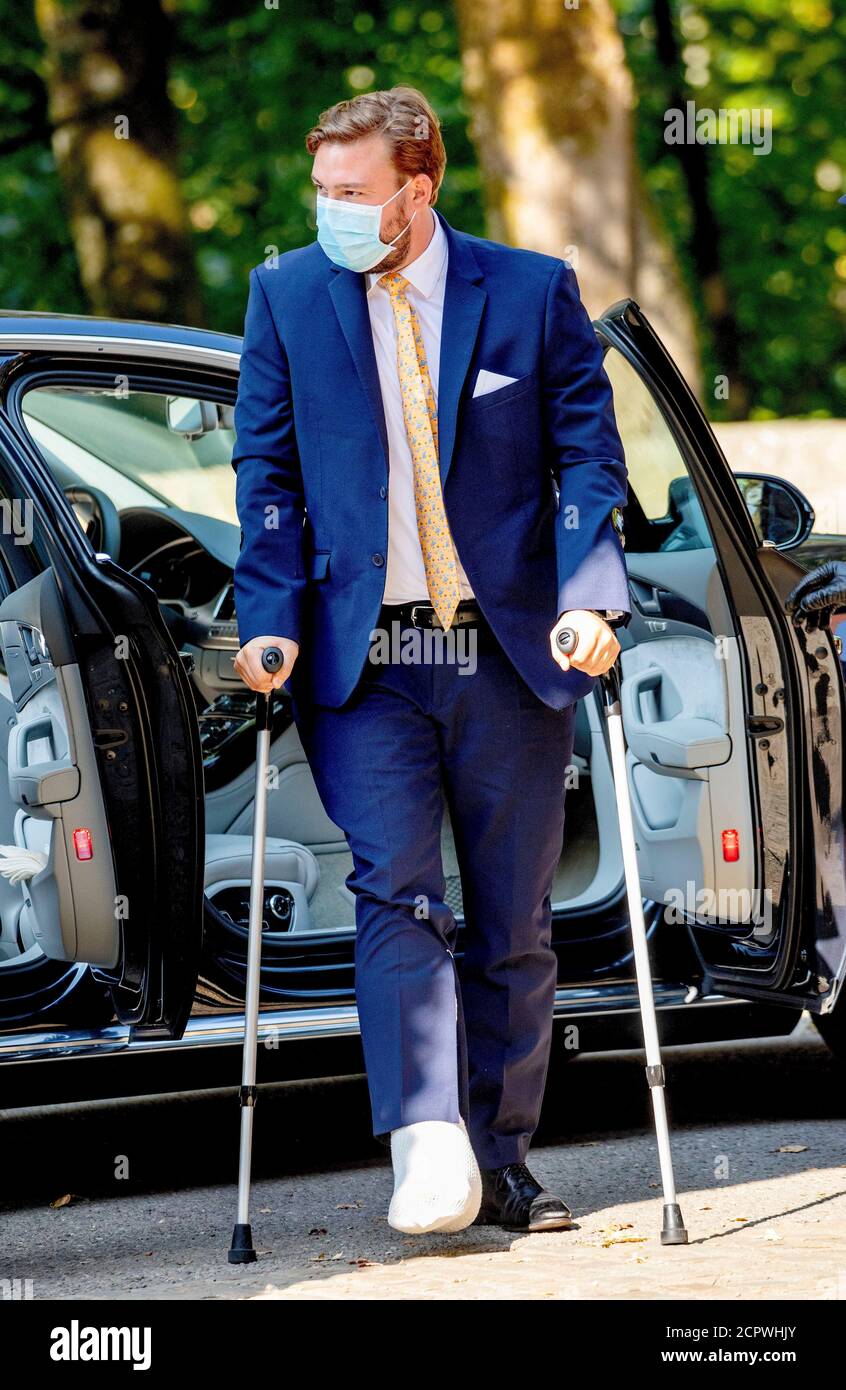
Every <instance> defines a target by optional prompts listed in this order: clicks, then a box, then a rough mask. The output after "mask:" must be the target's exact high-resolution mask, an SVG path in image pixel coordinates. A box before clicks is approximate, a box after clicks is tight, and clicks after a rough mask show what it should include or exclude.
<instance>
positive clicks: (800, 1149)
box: [773, 1144, 808, 1154]
mask: <svg viewBox="0 0 846 1390" xmlns="http://www.w3.org/2000/svg"><path fill="white" fill-rule="evenodd" d="M807 1152H808V1145H807V1144H780V1145H779V1147H778V1148H777V1149H773V1153H777V1154H805V1153H807Z"/></svg>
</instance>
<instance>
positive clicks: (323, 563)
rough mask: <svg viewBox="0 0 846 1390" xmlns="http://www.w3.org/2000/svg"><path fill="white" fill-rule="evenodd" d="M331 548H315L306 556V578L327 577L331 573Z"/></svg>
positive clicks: (317, 578)
mask: <svg viewBox="0 0 846 1390" xmlns="http://www.w3.org/2000/svg"><path fill="white" fill-rule="evenodd" d="M331 554H332V552H331V550H313V551H312V552H311V554H310V555H307V556H306V578H307V579H315V580H319V579H325V578H326V576H327V575H328V573H329V556H330V555H331Z"/></svg>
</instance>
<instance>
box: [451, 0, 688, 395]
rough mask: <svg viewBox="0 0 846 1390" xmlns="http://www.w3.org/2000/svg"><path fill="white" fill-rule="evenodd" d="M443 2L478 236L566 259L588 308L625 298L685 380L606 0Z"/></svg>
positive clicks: (673, 276) (681, 341)
mask: <svg viewBox="0 0 846 1390" xmlns="http://www.w3.org/2000/svg"><path fill="white" fill-rule="evenodd" d="M457 3H458V15H459V26H460V30H461V39H462V51H463V59H464V88H465V93H466V95H467V99H468V102H469V104H470V108H471V112H472V118H473V135H474V138H475V141H476V146H477V149H478V151H479V157H480V161H481V164H482V169H483V172H484V175H485V184H486V196H487V200H488V220H489V225H490V228H491V234H492V235H493V236H494V237H496V238H497V239H498V240H500V241H505V242H508V243H511V244H513V245H517V246H526V247H529V248H530V249H532V250H535V251H544V252H546V253H548V254H550V255H554V256H562V257H564V258H565V259H567V260H569V261H570V262H571V263H572V265H573V268H574V270H575V271H576V274H577V276H578V279H579V286H580V289H581V293H582V298H583V300H584V302H585V305H586V307H587V309H588V312H589V313H590V314H591V315H592V316H593V317H596V316H597V315H598V314H599V313H601V312H602V310H603V309H605V308H607V307H608V305H609V304H612V303H614V301H615V300H618V299H622V298H625V297H627V296H629V295H630V296H632V297H633V298H635V299H637V300H638V302H639V303H640V304H641V306H642V307H643V309H644V310H645V311H646V313H647V314H648V316H649V318H650V320H651V321H652V323H653V325H654V326H655V328H656V330H657V332H658V333H659V334H660V336H661V338H662V339H663V340H664V342H665V343H666V345H667V347H668V348H669V349H670V351H671V352H672V354H673V356H674V358H675V360H676V362H677V363H678V365H679V367H680V368H681V370H682V371H683V372H684V374H685V376H686V377H687V379H688V380H689V381H691V383H692V384H693V385H694V386H696V387H698V386H699V381H700V377H699V357H698V351H697V346H696V331H695V326H694V318H693V313H692V311H691V307H690V304H689V301H688V298H687V294H686V292H685V290H684V288H683V285H682V282H681V279H680V276H679V274H678V271H677V267H676V264H675V259H674V256H673V254H672V251H671V249H670V246H669V242H668V240H667V238H666V236H665V235H664V234H663V232H662V231H661V229H660V227H659V224H658V222H657V220H656V218H655V216H654V215H653V213H652V211H651V209H650V208H649V206H648V202H647V197H646V193H645V190H644V188H643V187H642V184H641V181H640V177H639V174H638V171H637V167H636V161H635V156H634V144H633V134H632V107H633V90H632V82H631V77H630V75H629V71H628V68H627V67H626V63H625V55H624V52H623V44H622V40H621V38H620V35H619V33H618V31H617V26H616V22H615V18H614V12H613V10H612V7H611V3H610V0H581V3H580V0H484V3H479V0H457ZM571 6H572V8H571Z"/></svg>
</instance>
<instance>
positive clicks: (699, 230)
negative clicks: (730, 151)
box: [652, 0, 749, 420]
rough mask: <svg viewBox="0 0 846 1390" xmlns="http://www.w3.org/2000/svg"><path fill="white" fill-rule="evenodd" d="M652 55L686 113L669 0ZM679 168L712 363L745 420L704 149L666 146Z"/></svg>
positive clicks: (745, 398) (661, 7) (669, 100)
mask: <svg viewBox="0 0 846 1390" xmlns="http://www.w3.org/2000/svg"><path fill="white" fill-rule="evenodd" d="M652 12H653V16H654V19H655V51H656V54H657V56H658V59H659V61H660V63H661V65H662V67H663V69H664V72H665V74H666V92H665V95H666V104H667V108H668V109H669V108H670V107H672V108H673V109H675V110H678V111H684V110H685V103H686V102H687V101H688V100H689V98H690V96H691V93H690V91H689V90H686V89H685V82H684V76H683V63H682V57H681V53H680V52H679V45H678V39H677V37H676V30H675V24H674V20H673V10H672V6H671V3H670V0H653V7H652ZM670 148H671V149H672V151H673V153H674V154H675V156H676V158H677V159H678V161H679V164H680V166H681V171H682V175H683V177H684V181H685V186H686V188H687V196H688V198H689V200H690V208H691V214H692V216H691V235H690V254H691V258H692V260H693V265H694V269H695V271H696V275H697V278H698V281H699V284H700V285H701V288H702V301H703V304H704V307H705V312H706V314H707V315H708V320H709V322H710V326H711V332H712V334H713V344H714V357H715V359H716V361H717V363H718V364H719V369H720V373H721V375H725V376H726V377H727V378H728V384H729V394H728V398H727V402H728V414H729V416H730V418H731V419H733V420H743V419H745V418H746V416H747V415H748V413H749V383H748V382H747V380H746V377H745V375H744V372H743V365H742V351H741V342H742V338H741V334H740V332H739V331H738V326H737V320H736V318H735V316H734V310H733V307H732V303H731V299H730V296H729V292H728V286H727V285H726V278H725V275H724V273H723V262H722V253H721V245H720V227H719V223H718V222H717V217H716V214H715V212H714V208H713V206H712V203H711V192H710V187H709V180H708V174H709V166H710V162H711V160H710V151H709V149H708V147H707V146H706V145H698V144H696V143H692V144H687V143H683V144H679V145H672V146H670Z"/></svg>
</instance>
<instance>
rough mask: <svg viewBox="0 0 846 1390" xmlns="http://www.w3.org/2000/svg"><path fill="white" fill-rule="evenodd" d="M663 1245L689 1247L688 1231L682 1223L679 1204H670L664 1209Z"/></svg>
mask: <svg viewBox="0 0 846 1390" xmlns="http://www.w3.org/2000/svg"><path fill="white" fill-rule="evenodd" d="M661 1244H662V1245H687V1231H686V1230H685V1228H684V1222H683V1221H682V1214H681V1207H680V1206H679V1204H678V1202H668V1203H667V1204H666V1206H665V1207H664V1228H663V1230H662V1231H661Z"/></svg>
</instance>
